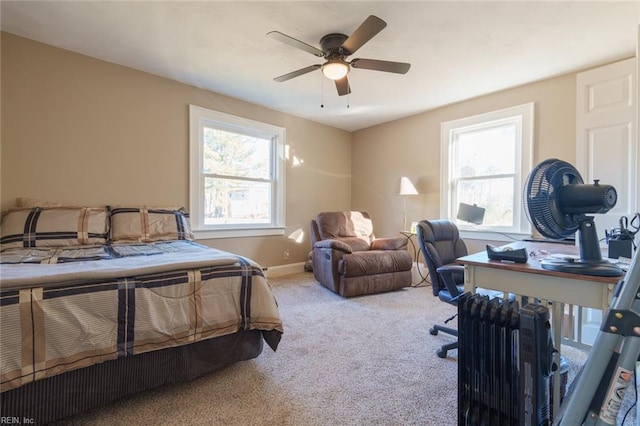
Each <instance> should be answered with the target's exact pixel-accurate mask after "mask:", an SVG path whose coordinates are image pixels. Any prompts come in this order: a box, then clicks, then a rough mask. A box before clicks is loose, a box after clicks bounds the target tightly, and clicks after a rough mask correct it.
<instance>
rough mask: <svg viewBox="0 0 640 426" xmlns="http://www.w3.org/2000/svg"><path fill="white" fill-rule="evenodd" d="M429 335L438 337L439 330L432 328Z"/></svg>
mask: <svg viewBox="0 0 640 426" xmlns="http://www.w3.org/2000/svg"><path fill="white" fill-rule="evenodd" d="M429 334H430V335H432V336H437V335H438V330H436V328H435V327H431V328H430V329H429Z"/></svg>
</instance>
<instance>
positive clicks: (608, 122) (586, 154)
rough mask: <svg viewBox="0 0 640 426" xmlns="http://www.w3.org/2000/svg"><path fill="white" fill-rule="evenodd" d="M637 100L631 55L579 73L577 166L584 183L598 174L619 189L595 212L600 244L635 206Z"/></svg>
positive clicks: (630, 213)
mask: <svg viewBox="0 0 640 426" xmlns="http://www.w3.org/2000/svg"><path fill="white" fill-rule="evenodd" d="M636 104H637V88H636V60H635V58H631V59H627V60H624V61H620V62H616V63H614V64H610V65H606V66H603V67H600V68H596V69H593V70H589V71H586V72H583V73H580V74H578V78H577V111H576V122H577V128H576V138H577V140H576V147H577V152H576V160H577V162H576V167H577V169H578V170H579V171H580V174H581V175H582V178H583V179H584V181H585V183H592V182H593V181H594V179H598V180H600V182H601V183H603V184H609V185H613V186H614V187H615V188H616V191H617V192H618V202H617V204H616V206H615V208H613V209H612V210H611V211H609V212H608V213H606V214H603V215H595V216H596V228H597V230H598V236H599V237H600V239H601V241H602V242H603V244H604V243H605V242H604V231H605V229H612V228H617V227H618V226H619V221H620V217H621V216H628V217H629V218H631V217H633V214H634V213H635V212H636V211H637V209H638V190H639V188H638V170H637V169H638V164H637V162H638V161H637V151H638V143H637V137H636V118H637V111H636V108H637V106H636Z"/></svg>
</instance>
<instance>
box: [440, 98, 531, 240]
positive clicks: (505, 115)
mask: <svg viewBox="0 0 640 426" xmlns="http://www.w3.org/2000/svg"><path fill="white" fill-rule="evenodd" d="M534 117H535V103H534V102H530V103H527V104H523V105H518V106H514V107H511V108H505V109H501V110H498V111H492V112H488V113H483V114H478V115H474V116H471V117H465V118H461V119H457V120H451V121H447V122H443V123H442V124H441V126H440V148H441V150H440V154H441V159H440V164H441V171H440V217H442V218H447V219H449V220H451V221H453V222H455V221H456V215H457V210H458V201H457V200H456V196H455V181H454V177H453V176H452V173H453V170H454V161H455V158H454V155H455V152H454V151H455V150H454V138H455V134H456V133H457V132H464V131H469V130H476V129H478V130H480V129H482V128H485V127H491V126H495V125H496V124H500V123H505V124H506V123H513V124H515V125H516V133H517V136H519V141H516V156H517V157H519V159H520V161H519V167H517V168H516V173H515V182H514V194H513V196H514V210H513V211H514V215H513V226H512V227H492V226H488V225H472V224H468V225H467V224H461V225H459V229H460V234H461V236H462V237H465V238H473V239H482V240H497V241H511V240H514V239H517V240H519V239H522V238H523V237H530V236H531V225H530V223H529V221H528V220H527V217H526V213H525V211H524V206H523V202H522V190H523V189H522V188H523V186H524V183H525V180H526V179H527V176H528V174H529V172H530V171H531V167H532V159H533V140H534V132H533V129H534Z"/></svg>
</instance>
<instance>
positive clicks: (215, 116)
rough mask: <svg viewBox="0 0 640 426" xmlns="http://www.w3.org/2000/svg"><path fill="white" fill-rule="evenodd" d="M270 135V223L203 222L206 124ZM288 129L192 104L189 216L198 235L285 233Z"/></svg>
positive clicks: (219, 236)
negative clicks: (286, 130)
mask: <svg viewBox="0 0 640 426" xmlns="http://www.w3.org/2000/svg"><path fill="white" fill-rule="evenodd" d="M205 125H208V126H213V127H215V128H217V129H221V130H226V131H230V132H238V133H242V134H245V135H247V134H248V135H253V136H257V137H261V138H266V139H271V140H273V141H274V143H273V147H272V149H273V152H272V153H271V161H272V164H271V170H272V176H271V185H272V187H271V223H270V224H224V225H207V224H205V223H204V179H205V175H204V172H203V164H204V149H203V147H204V143H203V141H204V127H205ZM285 145H286V141H285V129H284V128H283V127H279V126H275V125H272V124H267V123H262V122H259V121H255V120H250V119H248V118H244V117H238V116H235V115H231V114H226V113H223V112H219V111H214V110H211V109H208V108H202V107H199V106H195V105H189V216H190V219H191V227H192V230H193V233H194V235H195V237H196V239H210V238H233V237H255V236H264V235H284V231H285V226H284V224H285V156H284V147H285Z"/></svg>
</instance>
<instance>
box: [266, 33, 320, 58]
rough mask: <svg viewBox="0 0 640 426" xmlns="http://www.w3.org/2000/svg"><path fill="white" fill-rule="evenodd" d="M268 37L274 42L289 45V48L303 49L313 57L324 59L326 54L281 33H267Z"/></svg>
mask: <svg viewBox="0 0 640 426" xmlns="http://www.w3.org/2000/svg"><path fill="white" fill-rule="evenodd" d="M267 36H268V37H271V38H272V39H274V40H278V41H279V42H282V43H284V44H288V45H289V46H293V47H295V48H297V49H302V50H304V51H305V52H309V53H311V54H312V55H315V56H318V57H320V58H322V57H323V56H324V52H323V51H322V50H320V49H318V48H315V47H313V46H311V45H310V44H307V43H305V42H303V41H300V40H297V39H295V38H293V37H290V36H288V35H286V34H283V33H281V32H280V31H271V32H268V33H267Z"/></svg>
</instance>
